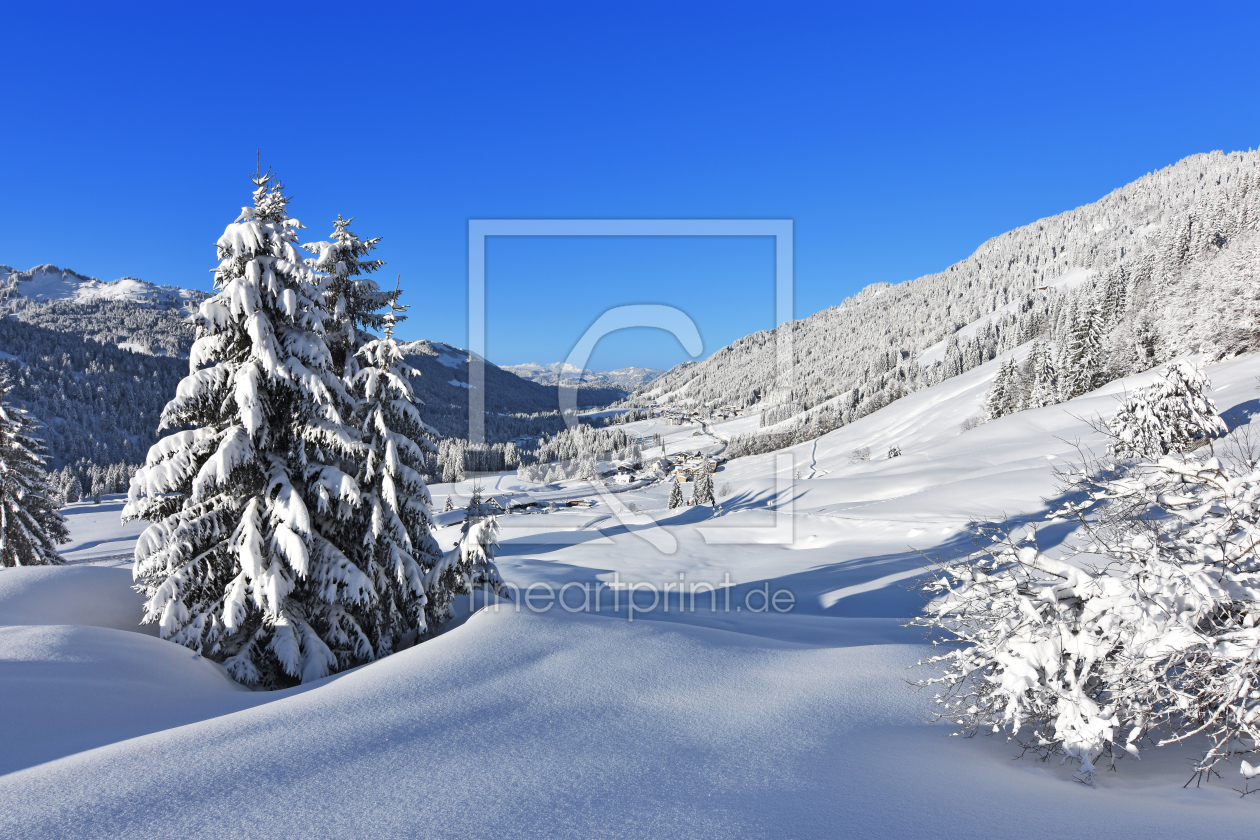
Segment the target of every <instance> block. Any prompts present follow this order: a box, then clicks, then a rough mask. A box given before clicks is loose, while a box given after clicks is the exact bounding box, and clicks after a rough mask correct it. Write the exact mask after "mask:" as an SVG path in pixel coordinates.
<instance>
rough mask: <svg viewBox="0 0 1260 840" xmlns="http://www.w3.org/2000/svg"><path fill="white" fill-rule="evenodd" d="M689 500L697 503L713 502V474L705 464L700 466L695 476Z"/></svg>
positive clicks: (706, 503) (707, 503) (708, 503)
mask: <svg viewBox="0 0 1260 840" xmlns="http://www.w3.org/2000/svg"><path fill="white" fill-rule="evenodd" d="M691 501H692V502H694V503H695V504H698V505H711V504H713V474H712V473H711V472H709V467H708V465H707V464H706V465H704V466H702V467H701V468H700V474H699V475H697V476H696V489H694V490H692V491H691Z"/></svg>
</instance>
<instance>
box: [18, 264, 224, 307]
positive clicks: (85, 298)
mask: <svg viewBox="0 0 1260 840" xmlns="http://www.w3.org/2000/svg"><path fill="white" fill-rule="evenodd" d="M9 281H16V283H15V285H16V289H15V291H16V293H17V294H18V295H20V296H22V297H24V298H28V299H30V300H33V301H38V302H41V303H47V302H50V301H68V302H71V303H91V302H96V301H127V302H131V303H138V304H140V305H142V306H151V307H154V308H158V309H185V308H188V307H191V306H196V305H197V304H198V303H200V302H201V301H203V300H205V299H206V297H208V295H207V293H206V292H200V291H196V290H193V289H183V288H180V287H178V286H161V285H158V284H156V283H150V282H148V281H146V280H140V279H137V278H135V277H120V278H119V279H117V280H111V281H109V282H104V281H101V280H98V279H96V278H95V277H86V276H84V275H82V274H79V273H78V272H77V271H73V270H72V269H68V268H66V269H63V268H59V267H57V266H55V265H52V264H51V263H48V264H45V265H37V266H35V267H34V268H31V269H27V270H26V271H19V270H17V269H15V268H12V267H10V266H7V265H0V282H5V283H7V282H9Z"/></svg>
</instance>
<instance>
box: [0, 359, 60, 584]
mask: <svg viewBox="0 0 1260 840" xmlns="http://www.w3.org/2000/svg"><path fill="white" fill-rule="evenodd" d="M12 387H13V383H12V382H11V381H10V380H9V377H8V376H7V375H4V374H0V566H53V565H59V564H60V563H61V562H62V560H61V556H60V555H59V554H58V553H57V545H58V544H59V543H65V542H69V541H70V536H69V534H68V533H67V531H66V521H65V519H63V518H62V516H61V514H60V513H59V512H58V510H57V509H58V508H59V507H60V506H61V505H60V501H59V499H58V498H57V497H58V495H59V493H58V491H57V490H56V489H55V488H54V487H53V486H52V485H51V484H50V483H49V480H48V474H47V473H46V472H45V471H44V465H45V463H46V457H45V449H44V442H43V441H42V440H40V439H39V438H38V437H37V436H36V433H35V423H34V421H33V420H32V419H31V418H30V417H29V416H28V415H27V413H26V412H25V411H23V410H22V409H20V408H17V407H16V406H14V405H12V404H10V402H9V399H8V396H9V391H10V390H12Z"/></svg>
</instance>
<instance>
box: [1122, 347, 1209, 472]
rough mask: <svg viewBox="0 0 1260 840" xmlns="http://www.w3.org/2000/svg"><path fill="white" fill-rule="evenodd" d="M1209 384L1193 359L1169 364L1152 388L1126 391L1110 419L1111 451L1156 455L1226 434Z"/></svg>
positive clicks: (1124, 456)
mask: <svg viewBox="0 0 1260 840" xmlns="http://www.w3.org/2000/svg"><path fill="white" fill-rule="evenodd" d="M1211 387H1212V383H1211V382H1210V381H1208V378H1207V375H1206V374H1204V372H1203V371H1202V370H1201V369H1200V368H1198V367H1196V366H1195V365H1193V364H1191V363H1190V362H1186V361H1181V362H1176V363H1174V364H1171V365H1168V366H1167V367H1165V368H1164V369H1163V370H1162V371H1160V373H1159V376H1158V377H1157V378H1156V380H1155V383H1154V384H1153V385H1151V386H1150V387H1149V388H1142V389H1140V390H1138V391H1136V392H1134V393H1132V394H1128V395H1126V397H1125V399H1124V401H1123V402H1122V403H1121V404H1120V408H1119V409H1117V410H1116V413H1115V415H1114V416H1113V417H1112V418H1111V419H1110V420H1108V421H1107V424H1106V430H1107V432H1108V433H1109V436H1110V438H1111V443H1110V445H1109V447H1108V452H1109V453H1110V454H1111V455H1112V456H1113V457H1118V458H1158V457H1160V456H1161V455H1168V454H1170V453H1174V452H1185V451H1187V450H1190V449H1193V448H1194V447H1196V446H1199V445H1201V444H1203V443H1205V442H1207V441H1208V440H1210V439H1212V438H1214V437H1219V436H1220V435H1223V434H1225V433H1226V432H1227V431H1228V430H1227V429H1226V427H1225V421H1223V420H1222V419H1221V418H1220V415H1218V414H1217V413H1216V404H1215V403H1214V402H1213V401H1212V400H1211V398H1209V397H1208V396H1207V392H1208V391H1209V390H1210V389H1211Z"/></svg>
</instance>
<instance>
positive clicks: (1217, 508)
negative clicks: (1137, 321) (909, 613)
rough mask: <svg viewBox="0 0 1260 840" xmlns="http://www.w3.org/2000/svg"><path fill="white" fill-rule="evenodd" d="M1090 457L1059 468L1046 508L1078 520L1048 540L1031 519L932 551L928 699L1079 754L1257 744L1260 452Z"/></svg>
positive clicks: (1085, 773)
mask: <svg viewBox="0 0 1260 840" xmlns="http://www.w3.org/2000/svg"><path fill="white" fill-rule="evenodd" d="M1231 451H1232V456H1231V457H1230V458H1228V459H1222V458H1218V457H1189V456H1165V457H1163V458H1161V459H1160V460H1159V461H1157V462H1154V463H1149V462H1148V463H1142V464H1136V465H1134V464H1120V465H1115V464H1111V463H1098V462H1089V461H1088V460H1087V462H1086V467H1085V468H1082V469H1081V470H1079V471H1077V472H1075V473H1072V474H1066V475H1064V476H1063V478H1064V479H1065V481H1066V484H1067V486H1066V487H1065V490H1067V491H1068V494H1069V495H1068V498H1070V499H1072V501H1070V502H1068V503H1067V504H1065V505H1064V506H1063V507H1062V508H1061V509H1060V510H1058V511H1057V514H1056V516H1057V518H1060V519H1063V520H1071V521H1075V522H1076V523H1077V524H1078V525H1079V526H1080V531H1079V534H1080V535H1081V536H1080V537H1079V538H1078V539H1077V541H1076V542H1074V543H1072V544H1070V545H1068V546H1067V547H1066V548H1064V549H1062V550H1061V551H1060V552H1058V553H1059V554H1060V556H1057V557H1051V556H1048V555H1047V553H1046V552H1043V551H1042V550H1041V549H1040V548H1039V546H1038V544H1037V538H1036V532H1035V528H1033V527H1032V526H1026V527H1023V528H1016V529H1013V530H1012V531H1010V532H1009V533H1008V532H1006V531H1005V530H1004V529H1003V528H1001V527H998V526H995V525H984V526H978V527H977V529H976V533H975V536H976V537H977V538H978V539H980V540H981V541H982V542H983V543H987V546H986V547H985V548H983V549H982V550H980V551H978V552H977V553H976V554H973V555H971V556H969V557H966V558H962V559H959V560H954V561H950V562H946V563H944V564H942V566H941V568H940V572H939V574H937V575H936V576H934V577H932V578H931V579H930V580H927V581H926V582H925V583H924V584H923V589H924V590H925V591H926V592H927V593H928V594H929V595H930V596H931V597H932V600H931V602H930V603H929V604H928V606H927V608H926V610H925V612H924V614H923V615H922V616H921V617H920V618H918V619H917V620H916V621H915V622H913V623H914V624H916V625H918V626H922V627H925V628H928V629H929V632H930V633H932V634H934V635H936V636H937V640H938V641H943V642H946V643H947V648H946V650H945V652H943V653H940V654H937V655H935V656H933V657H931V658H930V659H929V662H930V663H931V664H933V665H935V666H936V667H937V668H938V669H939V670H940V675H939V676H936V677H932V678H927V679H923V680H921V681H920V686H922V687H923V688H927V689H932V690H935V691H936V692H937V694H936V697H935V699H934V702H935V705H936V714H937V715H938V717H939V718H940V719H941V720H944V721H947V722H949V723H950V724H952V725H954V726H956V727H957V732H958V734H963V735H968V736H970V735H974V734H976V733H977V732H985V733H998V732H1001V731H1006V732H1008V733H1009V735H1010V737H1011V738H1013V739H1015V740H1016V741H1018V742H1019V743H1020V744H1021V745H1022V746H1023V747H1025V748H1026V749H1028V750H1032V751H1034V752H1037V753H1040V754H1042V755H1045V756H1050V755H1055V754H1058V755H1061V756H1063V758H1064V760H1068V759H1071V760H1075V761H1078V762H1079V763H1080V771H1081V775H1082V779H1083V781H1086V782H1087V783H1090V784H1092V783H1093V781H1094V778H1093V776H1094V768H1095V767H1096V766H1097V765H1098V763H1099V762H1100V761H1109V762H1114V761H1115V759H1116V758H1117V757H1118V756H1120V755H1121V754H1122V753H1129V754H1132V755H1135V756H1136V755H1137V753H1138V751H1139V749H1141V748H1142V747H1143V746H1145V745H1150V744H1153V745H1163V744H1169V743H1173V742H1178V741H1182V740H1185V739H1187V738H1189V737H1191V736H1204V737H1205V738H1206V740H1207V743H1208V747H1207V749H1206V750H1205V751H1204V752H1203V754H1202V755H1201V756H1200V758H1199V760H1198V762H1197V764H1196V765H1195V768H1194V769H1195V771H1196V772H1197V773H1207V772H1209V771H1211V770H1212V769H1213V768H1214V767H1216V765H1217V764H1218V763H1220V762H1221V761H1223V760H1225V759H1228V758H1230V757H1231V756H1234V755H1238V754H1254V753H1256V752H1257V745H1258V743H1260V655H1258V653H1260V557H1258V556H1257V543H1258V541H1260V463H1258V462H1257V457H1256V455H1255V453H1254V452H1253V450H1252V448H1251V446H1250V445H1249V441H1248V440H1247V439H1246V438H1245V437H1243V438H1236V439H1235V445H1234V447H1233V448H1232V450H1231Z"/></svg>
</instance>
